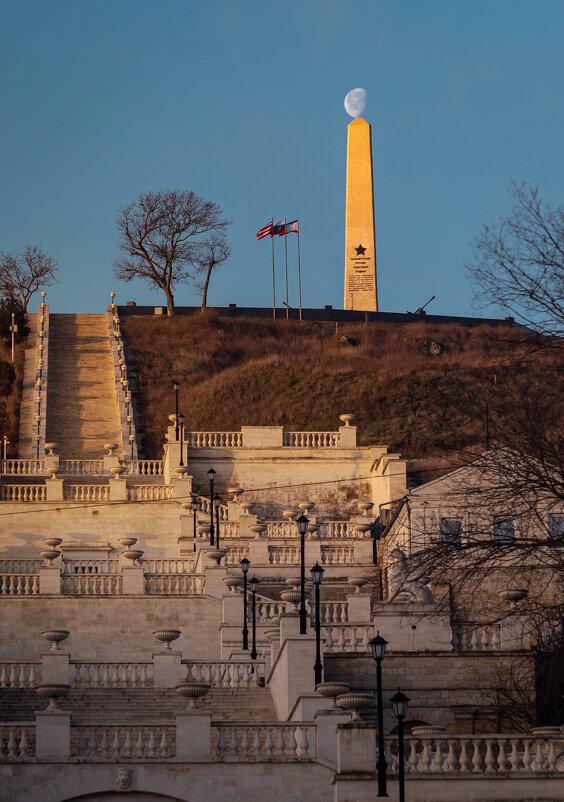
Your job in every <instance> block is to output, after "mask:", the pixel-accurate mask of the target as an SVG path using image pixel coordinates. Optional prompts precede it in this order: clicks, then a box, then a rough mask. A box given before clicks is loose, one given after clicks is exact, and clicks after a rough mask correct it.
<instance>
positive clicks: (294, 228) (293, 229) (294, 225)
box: [286, 220, 300, 234]
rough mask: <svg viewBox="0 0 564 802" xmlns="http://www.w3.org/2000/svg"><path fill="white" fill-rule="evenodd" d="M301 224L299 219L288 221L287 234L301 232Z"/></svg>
mask: <svg viewBox="0 0 564 802" xmlns="http://www.w3.org/2000/svg"><path fill="white" fill-rule="evenodd" d="M299 233H300V224H299V222H298V221H297V220H292V222H291V223H286V234H299Z"/></svg>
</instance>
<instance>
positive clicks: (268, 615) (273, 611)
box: [247, 600, 286, 624]
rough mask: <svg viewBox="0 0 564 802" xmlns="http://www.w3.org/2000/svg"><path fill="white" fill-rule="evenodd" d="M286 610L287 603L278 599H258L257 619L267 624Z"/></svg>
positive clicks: (248, 611)
mask: <svg viewBox="0 0 564 802" xmlns="http://www.w3.org/2000/svg"><path fill="white" fill-rule="evenodd" d="M285 612H286V603H285V602H278V601H258V600H257V604H256V620H257V621H258V623H259V624H266V623H268V622H269V621H272V619H273V618H276V617H277V616H279V615H282V613H285ZM247 614H248V617H249V621H251V620H252V610H251V605H250V604H249V605H248V607H247Z"/></svg>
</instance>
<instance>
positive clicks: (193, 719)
mask: <svg viewBox="0 0 564 802" xmlns="http://www.w3.org/2000/svg"><path fill="white" fill-rule="evenodd" d="M210 752H211V713H208V712H205V711H203V710H198V709H196V710H184V711H181V712H180V713H177V714H176V757H177V759H179V760H186V761H189V762H191V763H197V762H198V761H200V760H201V761H208V760H209V759H210Z"/></svg>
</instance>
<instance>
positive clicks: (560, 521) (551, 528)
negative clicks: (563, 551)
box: [548, 515, 564, 545]
mask: <svg viewBox="0 0 564 802" xmlns="http://www.w3.org/2000/svg"><path fill="white" fill-rule="evenodd" d="M548 536H549V537H550V538H552V539H553V540H561V541H562V543H563V545H564V515H549V516H548Z"/></svg>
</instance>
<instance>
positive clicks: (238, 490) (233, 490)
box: [227, 487, 245, 501]
mask: <svg viewBox="0 0 564 802" xmlns="http://www.w3.org/2000/svg"><path fill="white" fill-rule="evenodd" d="M227 492H228V493H230V494H231V497H232V498H231V500H232V501H237V499H238V498H239V496H240V495H242V494H243V493H244V492H245V491H244V490H243V488H242V487H228V488H227Z"/></svg>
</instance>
